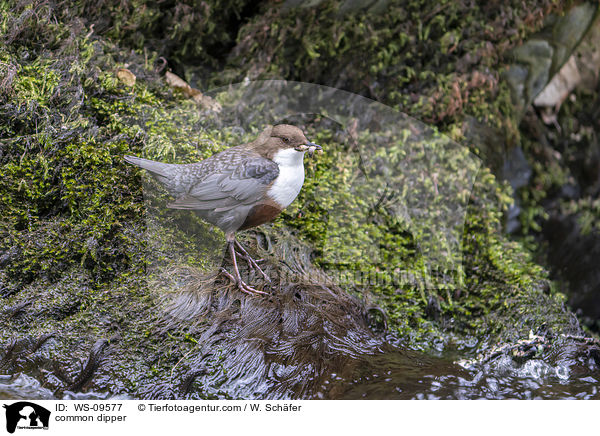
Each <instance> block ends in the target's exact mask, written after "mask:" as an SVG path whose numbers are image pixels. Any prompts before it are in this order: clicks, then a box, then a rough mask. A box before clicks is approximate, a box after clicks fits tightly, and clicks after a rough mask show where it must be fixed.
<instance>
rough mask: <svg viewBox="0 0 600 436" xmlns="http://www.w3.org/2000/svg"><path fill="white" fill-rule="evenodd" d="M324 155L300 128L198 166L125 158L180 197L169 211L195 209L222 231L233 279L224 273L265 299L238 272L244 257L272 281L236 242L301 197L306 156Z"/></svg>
mask: <svg viewBox="0 0 600 436" xmlns="http://www.w3.org/2000/svg"><path fill="white" fill-rule="evenodd" d="M316 150H319V151H321V150H322V148H321V146H320V145H317V144H315V143H313V142H310V141H309V140H308V139H306V136H304V133H302V130H300V129H299V128H298V127H296V126H291V125H289V124H279V125H276V126H274V127H273V126H268V127H267V128H266V129H265V130H263V132H262V133H261V134H260V135H259V136H258V138H256V139H255V140H254V141H253V142H250V143H248V144H243V145H238V146H236V147H231V148H229V149H227V150H224V151H222V152H220V153H217V154H215V155H213V156H211V157H209V158H208V159H205V160H203V161H200V162H196V163H193V164H182V165H177V164H167V163H162V162H155V161H152V160H148V159H142V158H139V157H135V156H125V160H126V161H127V162H129V163H131V164H133V165H137V166H139V167H141V168H143V169H145V170H148V171H149V172H150V174H152V176H154V178H156V179H157V180H158V181H159V182H161V183H162V184H163V185H165V187H166V188H167V190H168V191H169V192H170V193H171V194H172V195H173V196H174V197H175V198H176V199H175V201H174V202H173V203H170V204H169V205H168V206H167V207H170V208H172V209H188V210H194V211H196V213H198V215H199V216H200V217H201V218H202V219H204V220H205V221H207V222H209V223H211V224H213V225H215V226H217V227H219V228H220V229H221V230H222V231H223V232H224V233H225V238H226V240H227V245H228V249H229V253H230V254H231V260H232V262H233V270H234V276H232V275H231V274H229V273H228V272H227V271H226V270H224V269H223V272H224V273H225V274H226V275H227V277H229V278H230V279H231V280H233V281H234V282H235V283H236V284H237V286H238V288H239V289H240V290H241V291H243V292H245V293H248V294H266V292H263V291H259V290H257V289H255V288H253V287H251V286H249V285H248V284H247V283H245V282H244V281H243V280H242V278H241V276H240V272H239V270H238V266H237V259H236V247H238V248H239V249H240V251H241V254H239V255H240V256H241V257H243V258H244V259H245V260H246V261H247V262H248V264H249V266H250V268H256V269H258V270H259V271H260V273H261V274H262V275H263V276H264V278H265V279H266V280H267V281H270V279H269V277H268V276H267V275H266V274H265V273H264V272H263V271H262V269H261V268H260V267H259V266H258V264H257V262H256V261H255V260H254V259H252V257H251V256H250V255H249V254H248V252H247V251H246V250H245V249H244V248H243V247H242V245H241V244H240V243H239V242H238V241H237V240H236V239H235V232H237V231H238V230H245V229H249V228H251V227H256V226H259V225H261V224H264V223H267V222H269V221H271V220H273V219H274V218H275V217H276V216H277V215H279V214H280V213H281V211H282V210H283V209H285V208H286V207H288V206H289V205H290V204H291V203H292V201H294V199H295V198H296V197H297V196H298V193H299V192H300V189H301V188H302V184H303V183H304V162H303V161H304V154H305V153H306V152H307V151H308V152H309V154H311V155H312V154H313V153H314V152H315V151H316Z"/></svg>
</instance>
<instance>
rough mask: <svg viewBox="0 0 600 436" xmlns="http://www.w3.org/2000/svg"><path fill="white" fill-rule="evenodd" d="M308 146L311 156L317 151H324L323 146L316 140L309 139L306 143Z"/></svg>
mask: <svg viewBox="0 0 600 436" xmlns="http://www.w3.org/2000/svg"><path fill="white" fill-rule="evenodd" d="M306 146H307V147H308V149H307V151H308V155H309V156H311V157H312V155H313V154H314V153H315V151H316V152H319V153H323V147H321V146H320V145H319V144H315V143H314V142H310V141H308V142H307V143H306Z"/></svg>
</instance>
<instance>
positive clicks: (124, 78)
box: [117, 68, 135, 88]
mask: <svg viewBox="0 0 600 436" xmlns="http://www.w3.org/2000/svg"><path fill="white" fill-rule="evenodd" d="M117 79H119V80H120V81H121V83H123V84H124V85H125V86H130V87H132V88H133V87H134V86H135V74H133V73H132V72H131V71H129V70H128V69H127V68H119V69H118V70H117Z"/></svg>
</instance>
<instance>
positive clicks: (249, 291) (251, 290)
mask: <svg viewBox="0 0 600 436" xmlns="http://www.w3.org/2000/svg"><path fill="white" fill-rule="evenodd" d="M221 272H222V273H223V274H224V275H225V277H227V278H228V279H229V280H231V281H232V282H233V283H235V284H236V285H237V287H238V289H239V290H240V291H242V292H244V293H245V294H248V295H269V293H268V292H264V291H259V290H258V289H255V288H253V287H252V286H250V285H248V284H247V283H246V282H244V281H243V280H242V279H241V278H237V279H236V278H235V277H234V276H232V275H231V274H229V273H228V272H227V270H226V269H225V268H221Z"/></svg>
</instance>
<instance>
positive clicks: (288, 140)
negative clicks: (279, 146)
mask: <svg viewBox="0 0 600 436" xmlns="http://www.w3.org/2000/svg"><path fill="white" fill-rule="evenodd" d="M281 139H283V142H285V143H286V144H289V142H290V138H286V137H285V136H284V137H282V138H281Z"/></svg>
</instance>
